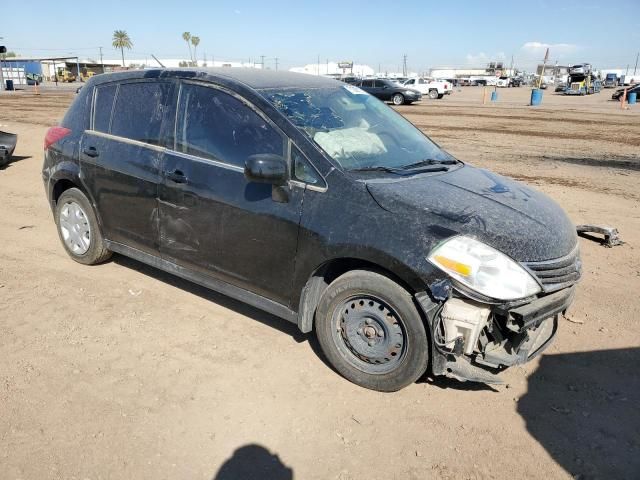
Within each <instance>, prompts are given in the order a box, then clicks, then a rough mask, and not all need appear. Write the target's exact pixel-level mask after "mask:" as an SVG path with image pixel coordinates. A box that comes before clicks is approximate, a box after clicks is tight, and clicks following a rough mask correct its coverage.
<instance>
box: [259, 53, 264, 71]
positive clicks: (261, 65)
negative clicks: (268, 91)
mask: <svg viewBox="0 0 640 480" xmlns="http://www.w3.org/2000/svg"><path fill="white" fill-rule="evenodd" d="M260 68H261V70H264V55H260Z"/></svg>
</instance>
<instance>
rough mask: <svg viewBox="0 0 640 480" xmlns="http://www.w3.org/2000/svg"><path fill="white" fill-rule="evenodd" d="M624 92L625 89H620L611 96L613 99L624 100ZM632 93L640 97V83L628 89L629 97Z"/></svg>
mask: <svg viewBox="0 0 640 480" xmlns="http://www.w3.org/2000/svg"><path fill="white" fill-rule="evenodd" d="M624 90H625V89H624V88H619V89H618V90H616V91H615V92H613V94H612V95H611V99H612V100H622V95H623V94H624ZM631 92H635V93H636V94H637V95H640V83H639V84H637V85H635V86H632V87H627V95H629V94H630V93H631Z"/></svg>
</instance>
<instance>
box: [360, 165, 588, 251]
mask: <svg viewBox="0 0 640 480" xmlns="http://www.w3.org/2000/svg"><path fill="white" fill-rule="evenodd" d="M367 189H368V190H369V192H370V194H371V195H372V196H373V198H374V199H375V201H376V202H377V203H378V204H379V205H380V206H381V207H382V208H384V209H385V210H387V211H390V212H392V213H397V214H401V215H404V216H407V217H408V218H407V221H409V222H412V224H413V225H415V224H418V226H419V228H424V229H427V230H429V231H430V232H431V233H432V234H434V235H435V237H436V238H435V240H436V241H438V240H441V239H444V238H448V237H450V236H453V235H456V234H464V235H469V236H471V237H474V238H476V239H478V240H480V241H482V242H484V243H486V244H488V245H491V246H492V247H494V248H496V249H498V250H500V251H502V252H503V253H505V254H507V255H509V256H510V257H511V258H513V259H515V260H517V261H521V262H532V261H541V260H550V259H555V258H559V257H562V256H565V255H567V254H568V253H570V252H571V251H572V250H573V249H574V248H575V246H576V243H577V235H576V230H575V227H574V225H573V224H572V222H571V221H570V220H569V218H568V217H567V215H566V213H565V212H564V210H562V208H560V206H558V204H556V203H555V202H554V201H553V200H551V199H550V198H549V197H547V196H546V195H544V194H542V193H540V192H537V191H536V190H533V189H531V188H529V187H527V186H526V185H524V184H522V183H519V182H516V181H514V180H510V179H507V178H505V177H503V176H501V175H497V174H495V173H492V172H489V171H488V170H484V169H480V168H475V167H472V166H469V165H465V166H462V167H459V168H456V169H455V170H453V171H450V172H447V173H445V174H440V175H416V176H413V177H409V178H400V179H390V178H385V179H376V180H370V181H367Z"/></svg>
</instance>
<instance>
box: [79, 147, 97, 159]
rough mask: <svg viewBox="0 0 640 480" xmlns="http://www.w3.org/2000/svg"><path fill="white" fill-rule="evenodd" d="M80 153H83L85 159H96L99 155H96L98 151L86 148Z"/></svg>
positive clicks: (94, 148)
mask: <svg viewBox="0 0 640 480" xmlns="http://www.w3.org/2000/svg"><path fill="white" fill-rule="evenodd" d="M82 153H84V154H85V155H86V156H87V157H91V158H96V157H97V156H98V155H100V154H99V153H98V150H96V147H88V148H85V149H84V150H83V151H82Z"/></svg>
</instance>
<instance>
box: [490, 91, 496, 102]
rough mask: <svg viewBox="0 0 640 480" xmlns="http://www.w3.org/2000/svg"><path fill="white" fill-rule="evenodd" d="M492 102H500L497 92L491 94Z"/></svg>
mask: <svg viewBox="0 0 640 480" xmlns="http://www.w3.org/2000/svg"><path fill="white" fill-rule="evenodd" d="M491 101H492V102H497V101H498V92H496V91H495V90H494V91H493V92H491Z"/></svg>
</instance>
